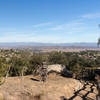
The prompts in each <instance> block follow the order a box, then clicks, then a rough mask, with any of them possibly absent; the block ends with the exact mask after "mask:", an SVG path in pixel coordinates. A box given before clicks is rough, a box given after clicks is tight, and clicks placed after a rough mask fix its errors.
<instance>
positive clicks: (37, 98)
mask: <svg viewBox="0 0 100 100" xmlns="http://www.w3.org/2000/svg"><path fill="white" fill-rule="evenodd" d="M77 84H78V81H77V80H74V79H71V78H64V77H61V76H58V75H51V76H48V80H47V82H45V83H43V82H41V81H40V78H39V77H33V76H25V77H24V78H23V79H22V78H19V77H13V78H12V77H9V78H8V79H7V80H6V82H5V83H4V84H3V85H1V86H0V97H1V99H0V100H96V95H97V90H96V86H95V85H94V84H92V83H88V82H85V83H84V84H83V85H81V86H80V89H79V90H77V91H75V87H76V86H77Z"/></svg>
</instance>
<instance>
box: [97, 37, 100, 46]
mask: <svg viewBox="0 0 100 100" xmlns="http://www.w3.org/2000/svg"><path fill="white" fill-rule="evenodd" d="M99 45H100V37H99V38H98V43H97V46H98V47H99Z"/></svg>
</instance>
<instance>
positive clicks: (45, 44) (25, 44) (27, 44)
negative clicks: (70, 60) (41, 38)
mask: <svg viewBox="0 0 100 100" xmlns="http://www.w3.org/2000/svg"><path fill="white" fill-rule="evenodd" d="M20 46H75V47H77V46H78V47H97V43H88V42H80V43H39V42H9V43H6V42H5V43H0V47H20Z"/></svg>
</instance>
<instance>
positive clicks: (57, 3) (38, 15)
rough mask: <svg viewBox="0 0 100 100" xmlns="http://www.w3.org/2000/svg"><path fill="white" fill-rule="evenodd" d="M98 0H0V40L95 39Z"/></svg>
mask: <svg viewBox="0 0 100 100" xmlns="http://www.w3.org/2000/svg"><path fill="white" fill-rule="evenodd" d="M99 24H100V0H0V42H42V43H72V42H97V40H98V37H100V27H99Z"/></svg>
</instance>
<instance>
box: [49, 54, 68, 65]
mask: <svg viewBox="0 0 100 100" xmlns="http://www.w3.org/2000/svg"><path fill="white" fill-rule="evenodd" d="M48 60H49V63H50V64H62V65H65V66H67V65H68V60H67V57H66V56H65V54H64V53H61V52H52V53H50V54H49V57H48Z"/></svg>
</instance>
